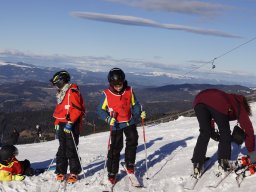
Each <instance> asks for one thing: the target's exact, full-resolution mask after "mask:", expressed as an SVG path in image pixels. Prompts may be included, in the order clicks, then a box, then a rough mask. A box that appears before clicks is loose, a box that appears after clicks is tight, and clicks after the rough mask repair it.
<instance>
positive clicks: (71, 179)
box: [67, 174, 78, 184]
mask: <svg viewBox="0 0 256 192" xmlns="http://www.w3.org/2000/svg"><path fill="white" fill-rule="evenodd" d="M77 180H78V176H77V175H76V174H70V175H69V177H68V179H67V182H68V184H74V183H75V182H77Z"/></svg>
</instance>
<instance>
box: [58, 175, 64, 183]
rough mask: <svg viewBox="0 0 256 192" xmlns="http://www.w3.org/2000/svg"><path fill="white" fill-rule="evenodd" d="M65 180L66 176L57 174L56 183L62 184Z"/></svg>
mask: <svg viewBox="0 0 256 192" xmlns="http://www.w3.org/2000/svg"><path fill="white" fill-rule="evenodd" d="M64 180H65V175H64V174H57V175H56V181H59V182H62V181H64Z"/></svg>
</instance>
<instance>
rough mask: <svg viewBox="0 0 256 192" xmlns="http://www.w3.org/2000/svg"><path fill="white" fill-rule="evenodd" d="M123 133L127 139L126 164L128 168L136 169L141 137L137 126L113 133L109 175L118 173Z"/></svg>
mask: <svg viewBox="0 0 256 192" xmlns="http://www.w3.org/2000/svg"><path fill="white" fill-rule="evenodd" d="M123 133H124V135H125V137H126V140H125V141H126V147H125V163H126V166H127V167H128V168H134V163H135V159H136V150H137V146H138V138H139V136H138V131H137V127H136V125H130V126H128V127H126V128H123V129H120V130H113V131H112V134H111V144H110V149H109V151H108V160H107V169H108V172H109V173H113V174H117V173H118V170H119V161H120V152H121V151H122V149H123Z"/></svg>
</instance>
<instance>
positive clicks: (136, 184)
mask: <svg viewBox="0 0 256 192" xmlns="http://www.w3.org/2000/svg"><path fill="white" fill-rule="evenodd" d="M121 165H122V167H123V169H124V171H125V172H126V174H127V177H128V179H129V183H130V185H131V186H133V187H136V188H142V187H143V185H142V184H141V183H140V181H139V180H138V178H137V176H136V175H135V174H131V173H128V170H127V168H126V166H125V162H121ZM115 185H116V183H115V184H113V185H111V186H110V189H107V190H103V191H102V192H113V191H114V187H115Z"/></svg>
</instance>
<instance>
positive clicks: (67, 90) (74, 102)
mask: <svg viewBox="0 0 256 192" xmlns="http://www.w3.org/2000/svg"><path fill="white" fill-rule="evenodd" d="M50 81H51V82H52V84H53V85H54V86H56V87H57V88H58V91H57V94H56V98H57V105H56V107H55V111H54V113H53V117H54V118H55V128H56V129H57V130H58V138H59V144H60V145H59V149H58V152H57V155H56V171H55V173H56V174H57V177H56V179H57V180H59V181H62V180H64V179H65V175H66V174H67V168H68V165H69V168H70V174H69V178H68V180H67V181H68V183H74V182H76V181H77V176H78V174H79V173H80V172H81V171H82V169H81V165H80V161H79V157H78V154H77V151H76V146H77V145H78V142H79V134H80V132H79V130H80V128H81V126H82V117H83V115H84V113H85V108H84V101H83V97H82V95H81V94H80V91H79V89H78V86H77V85H76V84H72V83H69V81H70V75H69V73H68V72H67V71H59V72H57V73H56V74H54V76H53V78H52V79H51V80H50Z"/></svg>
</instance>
